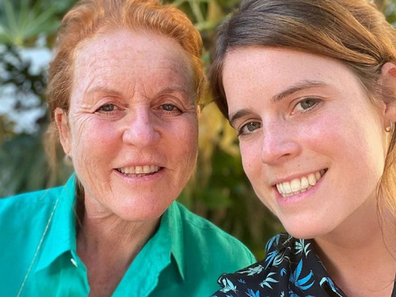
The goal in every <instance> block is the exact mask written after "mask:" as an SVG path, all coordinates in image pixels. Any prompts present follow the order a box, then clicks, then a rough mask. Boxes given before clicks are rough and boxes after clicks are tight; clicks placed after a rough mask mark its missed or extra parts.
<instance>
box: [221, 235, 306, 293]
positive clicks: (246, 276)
mask: <svg viewBox="0 0 396 297" xmlns="http://www.w3.org/2000/svg"><path fill="white" fill-rule="evenodd" d="M310 245H311V242H310V241H306V240H303V239H295V238H293V237H292V236H290V235H288V234H278V235H276V236H274V237H273V238H271V239H270V240H269V241H268V243H267V245H266V257H265V259H264V260H262V261H259V262H257V263H255V264H253V265H250V266H248V267H246V268H244V269H241V270H239V271H237V272H236V273H233V274H223V275H222V276H221V277H220V278H219V280H218V283H219V285H220V286H221V287H222V289H220V290H219V291H218V292H216V293H215V294H214V295H213V297H214V296H217V297H220V296H256V295H254V294H258V293H257V292H259V293H260V296H261V295H262V294H264V295H263V296H266V295H269V296H287V293H289V291H290V282H292V281H293V280H294V279H298V278H299V276H300V274H301V275H302V274H303V273H301V271H302V269H301V267H299V266H300V265H302V264H301V263H302V262H300V260H301V259H300V258H301V257H302V255H304V254H307V255H308V254H309V253H310V252H311V246H310ZM305 276H306V275H304V277H305ZM298 281H299V280H298ZM304 281H306V282H307V286H310V285H312V284H311V283H309V282H310V281H312V275H311V274H309V277H307V279H304ZM285 294H286V295H285Z"/></svg>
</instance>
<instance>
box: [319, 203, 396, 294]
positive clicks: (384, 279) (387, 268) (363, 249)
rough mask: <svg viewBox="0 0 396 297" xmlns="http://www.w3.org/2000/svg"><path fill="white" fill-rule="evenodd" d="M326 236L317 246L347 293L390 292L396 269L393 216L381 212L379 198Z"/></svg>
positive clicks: (323, 260)
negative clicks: (386, 216)
mask: <svg viewBox="0 0 396 297" xmlns="http://www.w3.org/2000/svg"><path fill="white" fill-rule="evenodd" d="M368 203H369V204H368V205H364V206H362V207H363V209H361V210H358V211H356V213H355V214H353V215H352V216H351V218H348V219H347V220H346V221H345V222H344V223H343V224H341V225H340V226H339V227H337V229H336V230H334V231H332V232H331V233H329V234H326V235H325V236H321V237H318V238H315V243H316V249H317V253H318V255H319V257H320V258H321V260H322V262H323V264H324V265H325V267H326V269H327V271H328V272H329V274H330V276H331V277H332V278H333V279H334V280H335V282H336V283H337V285H338V286H339V287H340V288H341V289H342V290H343V291H344V292H345V293H346V294H347V295H348V296H371V297H373V296H390V295H391V292H392V289H393V284H394V281H395V272H396V249H395V247H396V230H395V222H394V220H393V219H392V220H386V219H383V218H382V217H379V216H378V211H377V205H376V199H371V201H369V202H368Z"/></svg>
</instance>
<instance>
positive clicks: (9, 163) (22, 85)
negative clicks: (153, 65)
mask: <svg viewBox="0 0 396 297" xmlns="http://www.w3.org/2000/svg"><path fill="white" fill-rule="evenodd" d="M75 2H77V1H76V0H0V197H6V196H10V195H14V194H17V193H22V192H27V191H34V190H39V189H43V188H48V187H53V186H57V185H61V184H63V183H64V182H65V181H66V180H67V178H68V177H69V175H70V174H71V172H72V171H73V169H72V168H71V167H68V166H67V165H66V164H64V163H63V162H62V160H59V164H60V165H59V168H58V169H57V171H56V172H55V173H54V172H51V171H50V169H49V164H48V161H47V159H46V155H45V152H44V145H43V143H44V141H45V138H46V134H45V131H46V129H47V126H48V114H47V105H46V103H45V87H46V71H47V67H48V63H49V61H50V60H51V50H52V48H53V45H54V41H55V34H56V30H57V28H58V26H59V23H60V21H61V19H62V16H63V15H64V14H65V12H66V11H67V10H68V9H69V8H70V7H71V6H72V5H73V4H74V3H75ZM162 2H163V3H171V4H173V5H175V6H177V7H179V8H180V9H181V10H183V11H184V12H185V13H186V14H187V15H188V16H189V18H190V19H191V21H192V22H193V23H194V25H195V26H196V28H197V29H198V30H199V31H200V32H201V34H202V37H203V40H204V49H203V51H202V62H203V64H204V66H205V68H206V69H207V68H208V65H209V63H210V53H211V52H212V50H213V44H214V38H215V28H216V27H217V25H218V24H219V23H220V22H221V21H222V20H223V19H224V18H227V16H228V15H229V14H230V13H231V12H232V11H233V10H234V9H235V8H236V7H237V6H238V4H239V2H240V0H174V1H162ZM373 2H375V3H376V5H377V6H378V7H379V8H380V9H381V10H382V11H383V12H384V13H385V15H386V17H387V18H388V20H389V22H390V23H392V25H394V26H395V25H396V0H377V1H373ZM211 101H212V99H211V96H210V92H208V93H207V94H206V95H205V98H204V99H203V101H202V102H201V105H202V106H201V107H202V108H203V109H202V114H201V118H200V140H199V145H200V151H199V159H198V164H197V168H196V171H195V174H194V176H193V177H192V179H191V181H190V182H189V184H188V186H187V187H186V189H185V190H184V192H183V193H182V195H181V196H180V197H179V198H178V200H179V201H180V202H181V203H183V204H184V205H186V206H187V207H188V208H189V209H190V210H192V211H193V212H195V213H197V214H199V215H201V216H203V217H205V218H207V219H208V220H210V221H212V222H213V223H215V224H216V225H218V226H219V227H220V228H222V229H223V230H225V231H227V232H229V233H231V234H233V235H234V236H235V237H237V238H239V239H240V240H241V241H242V242H244V243H245V244H246V245H247V246H248V247H249V248H250V249H251V250H252V251H253V253H254V254H255V255H256V257H257V258H258V259H260V258H263V257H264V245H265V243H266V242H267V240H268V239H269V238H270V237H271V236H273V235H274V234H275V233H278V232H281V231H282V230H283V229H282V226H281V225H280V223H279V222H278V220H277V219H276V218H275V217H274V216H273V215H272V214H271V213H270V212H269V211H268V210H266V209H265V207H264V206H263V205H262V203H261V202H260V201H259V200H258V199H257V198H256V196H255V194H254V192H253V190H252V188H251V186H250V184H249V182H248V180H247V178H246V177H245V175H244V173H243V170H242V166H241V158H240V154H239V149H238V139H237V137H236V133H235V132H234V130H233V129H232V128H231V127H230V126H229V124H228V122H227V121H226V120H225V119H224V118H223V117H222V115H221V114H220V112H218V111H217V108H216V106H215V105H214V104H213V103H211ZM16 219H17V216H16Z"/></svg>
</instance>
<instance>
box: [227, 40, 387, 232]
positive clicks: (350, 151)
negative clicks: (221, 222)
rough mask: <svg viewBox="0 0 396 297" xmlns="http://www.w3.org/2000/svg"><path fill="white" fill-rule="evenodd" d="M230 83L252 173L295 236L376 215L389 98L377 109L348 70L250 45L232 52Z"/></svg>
mask: <svg viewBox="0 0 396 297" xmlns="http://www.w3.org/2000/svg"><path fill="white" fill-rule="evenodd" d="M223 83H224V88H225V92H226V96H227V102H228V106H229V119H230V122H231V124H232V126H233V127H234V128H235V129H236V130H237V132H238V133H239V142H240V148H241V154H242V161H243V167H244V170H245V172H246V174H247V175H248V177H249V180H250V182H251V183H252V185H253V188H254V190H255V192H256V194H257V195H258V196H259V198H260V199H261V201H262V202H263V203H264V204H265V205H266V206H267V207H268V208H269V209H270V210H271V211H272V212H273V213H274V214H275V215H276V216H278V218H279V219H280V220H281V222H282V224H283V225H284V227H285V228H286V230H287V231H288V232H289V233H291V234H292V235H294V236H296V237H300V238H312V237H317V236H321V235H325V234H328V233H330V232H332V231H336V230H337V228H338V227H340V228H342V226H344V227H345V228H352V227H357V226H359V227H362V226H364V222H366V221H367V218H368V217H370V216H371V215H372V217H373V218H376V215H375V213H376V197H375V196H376V194H375V191H376V186H377V183H378V181H379V179H380V177H381V175H382V172H383V169H384V159H385V155H386V137H385V131H384V127H386V126H388V123H385V121H384V114H385V104H384V103H381V102H379V103H378V106H377V107H374V105H373V104H372V103H371V102H370V101H369V99H368V97H367V94H366V92H365V91H364V89H363V87H362V85H361V83H360V82H359V80H358V79H357V77H356V76H355V75H354V74H353V72H352V71H351V70H349V68H347V67H346V66H344V65H343V64H342V63H340V62H338V61H336V60H333V59H329V58H325V57H320V56H316V55H312V54H308V53H303V52H299V51H293V50H288V49H275V48H266V47H261V48H260V47H255V48H253V47H252V48H243V49H236V50H234V51H231V52H230V53H229V54H228V55H227V56H226V60H225V66H224V72H223ZM338 230H345V229H338Z"/></svg>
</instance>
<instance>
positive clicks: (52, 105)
mask: <svg viewBox="0 0 396 297" xmlns="http://www.w3.org/2000/svg"><path fill="white" fill-rule="evenodd" d="M113 29H130V30H147V31H149V32H152V33H155V34H159V35H161V36H166V37H170V38H172V39H173V40H175V41H177V42H178V43H179V44H180V45H181V46H182V47H183V49H184V51H185V52H186V54H187V56H188V58H189V60H190V62H191V65H189V66H191V69H192V76H193V77H191V80H192V84H193V87H194V90H195V91H196V92H195V94H192V96H194V99H195V101H196V102H198V101H199V99H200V98H201V96H202V93H203V89H204V81H205V80H204V73H203V68H202V64H201V61H200V50H201V46H202V39H201V36H200V34H199V32H198V31H197V30H196V29H195V28H194V26H193V24H192V23H191V21H190V20H189V19H188V18H187V16H186V15H185V14H184V13H183V12H181V11H180V10H178V9H177V8H176V7H173V6H171V5H161V4H160V3H159V2H158V1H156V0H82V1H80V2H78V3H77V4H76V5H75V6H74V7H73V8H72V9H71V10H70V11H69V12H68V13H67V14H66V15H65V17H64V18H63V20H62V23H61V26H60V29H59V32H58V38H57V43H56V49H55V50H56V51H55V58H54V60H53V61H52V62H51V64H50V67H49V73H48V85H47V101H48V105H49V112H50V116H51V125H50V127H49V130H48V134H49V135H48V138H47V139H48V141H47V142H48V144H47V151H48V153H49V157H50V159H51V163H52V165H55V164H56V153H55V152H56V143H57V142H58V141H59V136H58V131H57V129H56V126H55V123H54V118H53V116H54V110H55V109H56V108H57V107H60V108H62V109H63V110H65V111H66V112H68V110H69V105H70V95H71V90H72V87H73V71H74V61H75V57H76V52H77V51H78V49H79V47H80V46H81V45H82V44H83V43H84V42H87V41H89V40H90V39H91V38H93V37H94V36H96V35H98V34H100V33H103V32H106V31H107V30H113ZM186 75H188V74H187V73H186Z"/></svg>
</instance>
